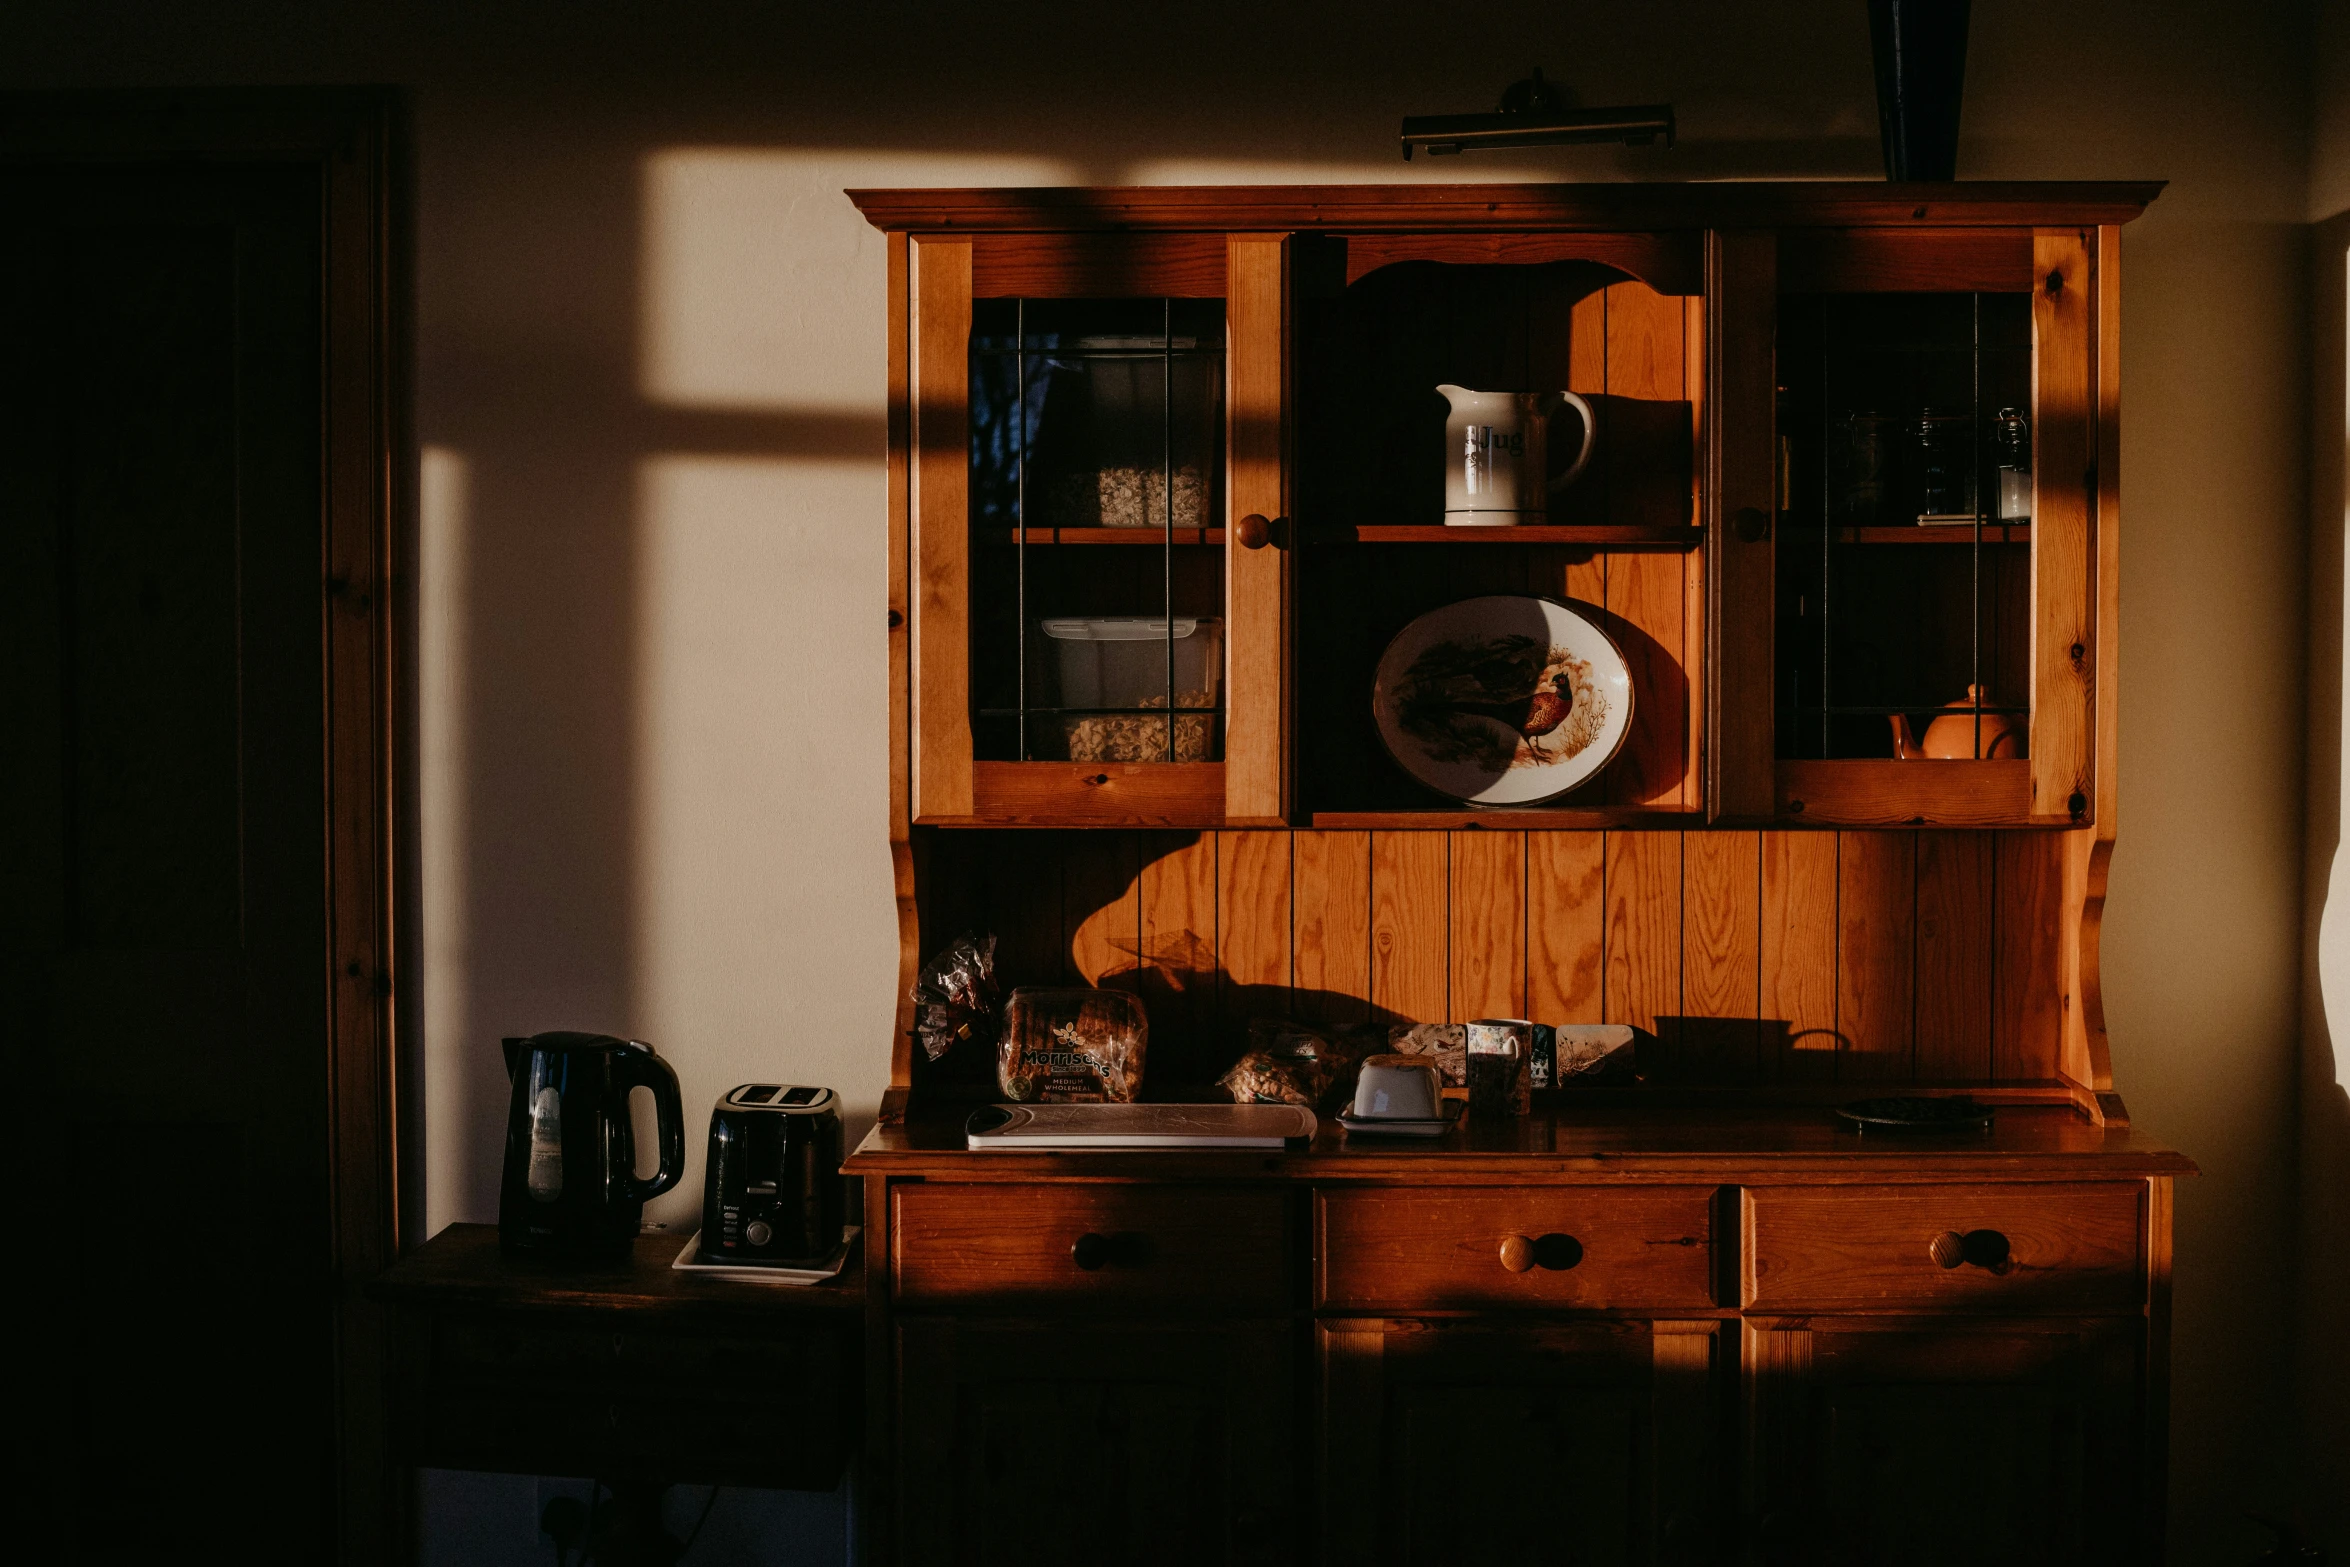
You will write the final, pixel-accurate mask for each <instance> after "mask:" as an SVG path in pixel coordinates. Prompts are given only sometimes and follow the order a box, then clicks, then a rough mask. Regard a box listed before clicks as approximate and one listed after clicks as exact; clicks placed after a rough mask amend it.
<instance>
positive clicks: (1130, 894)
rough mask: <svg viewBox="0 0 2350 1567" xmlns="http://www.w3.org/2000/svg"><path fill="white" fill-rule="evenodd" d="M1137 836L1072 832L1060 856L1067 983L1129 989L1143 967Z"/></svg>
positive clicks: (1062, 921)
mask: <svg viewBox="0 0 2350 1567" xmlns="http://www.w3.org/2000/svg"><path fill="white" fill-rule="evenodd" d="M1140 836H1141V835H1140V834H1137V833H1130V832H1071V833H1070V834H1069V835H1068V837H1067V840H1066V842H1067V847H1066V848H1065V849H1064V850H1063V851H1062V855H1061V928H1062V929H1063V931H1064V932H1065V933H1066V941H1067V948H1066V952H1067V969H1066V975H1067V979H1066V982H1067V983H1069V984H1072V985H1116V986H1119V987H1120V988H1128V989H1130V988H1132V987H1133V986H1134V984H1135V978H1134V974H1135V971H1136V970H1137V969H1139V968H1140V967H1141V966H1142V897H1141V888H1140V879H1141V878H1140V871H1141V860H1140V857H1139V856H1140V850H1141V841H1140Z"/></svg>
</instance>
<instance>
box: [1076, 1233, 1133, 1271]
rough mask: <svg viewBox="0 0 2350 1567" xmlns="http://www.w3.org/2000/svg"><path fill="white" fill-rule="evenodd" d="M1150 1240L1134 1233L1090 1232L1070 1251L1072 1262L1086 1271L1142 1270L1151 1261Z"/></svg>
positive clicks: (1079, 1239)
mask: <svg viewBox="0 0 2350 1567" xmlns="http://www.w3.org/2000/svg"><path fill="white" fill-rule="evenodd" d="M1151 1251H1152V1247H1151V1240H1150V1237H1149V1236H1147V1235H1138V1234H1136V1233H1134V1232H1133V1231H1131V1230H1121V1231H1119V1232H1118V1233H1117V1234H1115V1235H1096V1234H1095V1233H1094V1232H1093V1231H1091V1230H1088V1231H1086V1232H1085V1233H1084V1234H1083V1235H1080V1236H1078V1237H1077V1244H1076V1245H1074V1246H1072V1247H1070V1248H1069V1260H1070V1261H1071V1262H1074V1263H1076V1264H1077V1266H1079V1267H1080V1268H1083V1269H1084V1270H1085V1271H1086V1272H1088V1273H1092V1272H1094V1271H1096V1270H1098V1269H1101V1268H1139V1267H1142V1266H1143V1265H1145V1264H1146V1263H1148V1262H1149V1261H1150V1260H1151Z"/></svg>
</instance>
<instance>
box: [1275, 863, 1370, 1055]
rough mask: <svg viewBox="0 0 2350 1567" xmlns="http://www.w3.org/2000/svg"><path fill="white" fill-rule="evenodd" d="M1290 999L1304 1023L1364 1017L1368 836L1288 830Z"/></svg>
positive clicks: (1366, 997)
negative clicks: (1290, 917)
mask: <svg viewBox="0 0 2350 1567" xmlns="http://www.w3.org/2000/svg"><path fill="white" fill-rule="evenodd" d="M1290 854H1291V872H1290V874H1291V878H1292V881H1291V886H1292V892H1291V898H1292V905H1291V906H1292V908H1293V909H1294V911H1295V912H1294V915H1293V918H1294V920H1295V925H1294V927H1293V936H1292V948H1291V959H1290V974H1291V983H1292V984H1293V985H1294V987H1295V989H1294V991H1293V993H1292V1000H1291V1005H1292V1006H1294V1007H1295V1008H1296V1013H1297V1018H1298V1020H1299V1021H1300V1022H1304V1023H1321V1024H1326V1025H1329V1026H1331V1027H1338V1028H1343V1027H1346V1026H1348V1025H1349V1024H1354V1023H1360V1022H1363V1021H1365V1020H1366V1019H1367V1018H1368V1017H1369V1016H1370V1008H1371V835H1370V834H1369V833H1367V832H1301V833H1296V834H1293V835H1291V838H1290Z"/></svg>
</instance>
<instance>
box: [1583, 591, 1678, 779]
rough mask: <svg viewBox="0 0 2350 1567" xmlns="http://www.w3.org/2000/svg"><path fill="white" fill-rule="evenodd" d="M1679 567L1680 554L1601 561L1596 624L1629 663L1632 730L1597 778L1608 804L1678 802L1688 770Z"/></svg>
mask: <svg viewBox="0 0 2350 1567" xmlns="http://www.w3.org/2000/svg"><path fill="white" fill-rule="evenodd" d="M1685 569H1686V568H1685V566H1684V564H1683V562H1682V560H1681V557H1680V556H1678V555H1669V554H1646V553H1638V552H1622V553H1611V554H1610V555H1609V556H1608V557H1607V589H1606V591H1607V615H1606V618H1605V619H1604V621H1603V622H1602V624H1604V625H1605V626H1606V628H1607V631H1608V633H1609V635H1611V636H1613V637H1614V638H1615V640H1616V645H1617V646H1618V647H1620V648H1621V649H1622V650H1623V654H1624V662H1625V663H1626V664H1628V665H1629V666H1631V670H1632V688H1633V691H1634V692H1635V697H1634V700H1633V703H1632V725H1631V730H1630V732H1629V733H1628V734H1626V735H1625V736H1624V747H1623V749H1622V750H1621V751H1619V752H1618V753H1617V754H1616V759H1615V761H1614V762H1612V763H1611V764H1609V766H1608V769H1607V771H1606V772H1605V773H1603V774H1601V775H1600V776H1601V779H1602V780H1603V781H1604V783H1605V785H1606V797H1607V800H1608V803H1609V804H1611V805H1679V804H1681V803H1682V799H1681V784H1682V777H1683V774H1684V773H1685V772H1686V771H1687V768H1686V765H1685V763H1686V760H1687V757H1686V750H1685V747H1686V745H1687V740H1688V701H1689V681H1688V677H1687V675H1686V674H1685V673H1684V670H1683V665H1682V648H1683V646H1684V643H1685V641H1686V639H1687V635H1688V622H1687V618H1686V611H1687V608H1688V599H1687V594H1686V592H1685V591H1684V587H1683V580H1682V577H1683V572H1684V571H1685Z"/></svg>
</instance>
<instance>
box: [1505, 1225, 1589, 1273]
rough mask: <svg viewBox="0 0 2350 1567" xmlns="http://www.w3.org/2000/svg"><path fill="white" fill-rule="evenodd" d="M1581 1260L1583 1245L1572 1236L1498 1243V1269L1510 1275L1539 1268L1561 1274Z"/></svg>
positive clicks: (1515, 1237) (1514, 1237) (1509, 1238)
mask: <svg viewBox="0 0 2350 1567" xmlns="http://www.w3.org/2000/svg"><path fill="white" fill-rule="evenodd" d="M1582 1260H1583V1243H1582V1242H1581V1241H1579V1240H1577V1239H1575V1237H1574V1236H1572V1235H1559V1234H1555V1233H1554V1234H1550V1235H1539V1236H1525V1235H1511V1236H1506V1237H1504V1238H1503V1240H1502V1243H1501V1265H1502V1266H1503V1267H1505V1268H1507V1269H1509V1270H1510V1271H1511V1272H1512V1273H1524V1272H1525V1271H1526V1270H1527V1269H1529V1268H1540V1269H1542V1270H1544V1271H1545V1272H1548V1273H1563V1272H1565V1271H1566V1270H1567V1269H1569V1268H1571V1267H1573V1266H1574V1265H1575V1264H1576V1263H1578V1262H1581V1261H1582Z"/></svg>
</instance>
